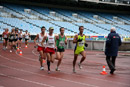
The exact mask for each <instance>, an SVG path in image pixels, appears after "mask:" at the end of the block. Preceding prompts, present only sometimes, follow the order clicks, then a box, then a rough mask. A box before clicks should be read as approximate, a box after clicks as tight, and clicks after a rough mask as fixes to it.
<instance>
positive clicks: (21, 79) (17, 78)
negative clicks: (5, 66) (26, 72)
mask: <svg viewBox="0 0 130 87" xmlns="http://www.w3.org/2000/svg"><path fill="white" fill-rule="evenodd" d="M0 75H1V76H5V77H8V78H12V79H16V80H20V81H24V82H29V83H33V84H37V85H42V86H47V87H55V86H52V85H48V84H44V83H40V82H36V81H31V80H26V79H23V78H19V77H14V76H8V75H5V74H3V73H0ZM0 87H1V86H0Z"/></svg>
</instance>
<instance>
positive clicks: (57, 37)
mask: <svg viewBox="0 0 130 87" xmlns="http://www.w3.org/2000/svg"><path fill="white" fill-rule="evenodd" d="M55 38H56V39H55V49H56V50H57V46H56V40H58V39H59V36H55Z"/></svg>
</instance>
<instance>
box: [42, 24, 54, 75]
mask: <svg viewBox="0 0 130 87" xmlns="http://www.w3.org/2000/svg"><path fill="white" fill-rule="evenodd" d="M53 30H54V28H53V27H50V28H49V34H48V35H47V36H45V37H44V38H43V40H42V43H41V44H42V46H43V47H44V44H43V43H44V42H45V41H46V48H45V52H46V54H47V66H48V74H50V62H52V63H53V62H54V56H55V55H54V54H55V49H56V44H55V43H56V40H55V36H54V35H53Z"/></svg>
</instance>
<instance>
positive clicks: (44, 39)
mask: <svg viewBox="0 0 130 87" xmlns="http://www.w3.org/2000/svg"><path fill="white" fill-rule="evenodd" d="M46 39H47V36H45V37H44V38H43V40H42V42H41V45H42V46H43V47H44V44H43V43H44V42H45V41H46Z"/></svg>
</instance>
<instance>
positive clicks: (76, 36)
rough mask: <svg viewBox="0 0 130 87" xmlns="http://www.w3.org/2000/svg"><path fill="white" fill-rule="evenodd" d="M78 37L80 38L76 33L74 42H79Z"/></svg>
mask: <svg viewBox="0 0 130 87" xmlns="http://www.w3.org/2000/svg"><path fill="white" fill-rule="evenodd" d="M77 38H78V35H75V36H74V40H73V43H77Z"/></svg>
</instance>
